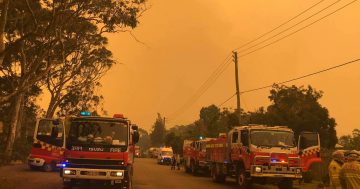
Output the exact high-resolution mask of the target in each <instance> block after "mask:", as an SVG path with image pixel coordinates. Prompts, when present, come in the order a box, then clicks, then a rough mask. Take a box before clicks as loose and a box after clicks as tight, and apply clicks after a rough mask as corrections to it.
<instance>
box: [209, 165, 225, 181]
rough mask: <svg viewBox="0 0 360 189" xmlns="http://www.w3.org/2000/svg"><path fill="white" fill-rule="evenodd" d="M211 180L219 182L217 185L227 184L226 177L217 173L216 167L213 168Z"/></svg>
mask: <svg viewBox="0 0 360 189" xmlns="http://www.w3.org/2000/svg"><path fill="white" fill-rule="evenodd" d="M211 178H212V181H213V182H217V183H224V182H226V175H224V174H219V173H218V172H217V171H216V167H215V166H213V167H212V168H211Z"/></svg>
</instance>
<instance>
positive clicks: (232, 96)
mask: <svg viewBox="0 0 360 189" xmlns="http://www.w3.org/2000/svg"><path fill="white" fill-rule="evenodd" d="M235 96H236V93H234V94H233V95H231V96H230V97H229V98H228V99H226V100H225V101H224V102H222V103H221V104H219V105H218V106H219V107H221V106H222V105H224V104H225V103H227V102H228V101H229V100H231V99H232V98H234V97H235Z"/></svg>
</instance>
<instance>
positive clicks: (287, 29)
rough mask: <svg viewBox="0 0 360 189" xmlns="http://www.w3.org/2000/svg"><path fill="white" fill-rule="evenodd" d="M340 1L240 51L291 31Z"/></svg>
mask: <svg viewBox="0 0 360 189" xmlns="http://www.w3.org/2000/svg"><path fill="white" fill-rule="evenodd" d="M340 1H341V0H337V1H335V2H334V3H331V4H330V5H328V6H326V7H325V8H323V9H321V10H319V11H317V12H316V13H314V14H312V15H310V16H309V17H307V18H305V19H303V20H301V21H300V22H298V23H296V24H294V25H292V26H290V27H288V28H286V29H284V30H282V31H280V32H279V33H277V34H275V35H273V36H270V37H268V38H266V39H265V40H262V41H260V42H259V43H256V44H255V45H252V46H250V47H247V48H245V49H244V50H241V51H240V53H241V52H245V51H247V50H249V49H252V48H254V47H256V46H259V45H261V44H263V43H265V42H266V41H269V40H271V39H273V38H275V37H277V36H279V35H281V34H282V33H284V32H286V31H289V30H290V29H292V28H294V27H296V26H298V25H300V24H301V23H303V22H305V21H307V20H309V19H310V18H312V17H314V16H316V15H318V14H320V13H321V12H323V11H325V10H327V9H329V8H331V7H332V6H334V5H336V4H337V3H339V2H340ZM237 49H239V48H237Z"/></svg>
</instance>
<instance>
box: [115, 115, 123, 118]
mask: <svg viewBox="0 0 360 189" xmlns="http://www.w3.org/2000/svg"><path fill="white" fill-rule="evenodd" d="M113 118H124V115H123V114H114V116H113Z"/></svg>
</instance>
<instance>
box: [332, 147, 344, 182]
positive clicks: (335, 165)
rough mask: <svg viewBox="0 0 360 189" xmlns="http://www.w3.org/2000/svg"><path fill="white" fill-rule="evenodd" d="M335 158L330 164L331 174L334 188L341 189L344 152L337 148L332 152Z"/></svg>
mask: <svg viewBox="0 0 360 189" xmlns="http://www.w3.org/2000/svg"><path fill="white" fill-rule="evenodd" d="M332 157H333V159H332V160H331V162H330V165H329V176H330V183H331V188H332V189H341V184H340V178H339V176H340V170H341V167H342V165H343V164H344V152H343V151H340V150H337V151H335V152H334V153H333V154H332Z"/></svg>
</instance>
